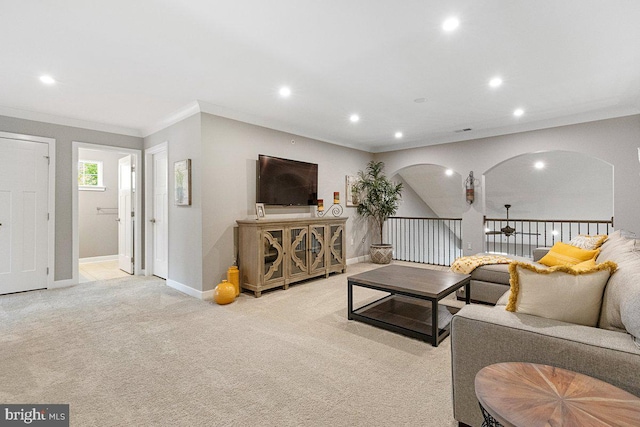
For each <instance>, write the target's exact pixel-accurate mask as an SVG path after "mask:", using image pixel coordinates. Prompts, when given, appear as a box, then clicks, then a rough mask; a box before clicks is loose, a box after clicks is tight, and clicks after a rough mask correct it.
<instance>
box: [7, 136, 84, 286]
mask: <svg viewBox="0 0 640 427" xmlns="http://www.w3.org/2000/svg"><path fill="white" fill-rule="evenodd" d="M0 138H7V139H19V140H21V141H30V142H41V143H44V144H48V145H49V189H48V190H49V194H48V211H49V221H48V225H47V228H48V229H47V241H48V242H47V243H48V244H47V248H48V249H47V253H48V258H47V261H48V262H47V263H48V265H49V274H48V275H47V288H52V287H53V282H54V278H55V275H56V250H55V247H56V245H55V238H56V140H55V139H54V138H45V137H42V136H32V135H23V134H20V133H9V132H0ZM76 181H77V179H76Z"/></svg>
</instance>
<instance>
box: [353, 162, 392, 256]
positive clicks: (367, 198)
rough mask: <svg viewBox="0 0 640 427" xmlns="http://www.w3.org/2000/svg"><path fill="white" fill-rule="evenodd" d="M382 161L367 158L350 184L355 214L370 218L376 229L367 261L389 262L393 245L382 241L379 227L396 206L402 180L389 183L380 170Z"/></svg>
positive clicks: (380, 227)
mask: <svg viewBox="0 0 640 427" xmlns="http://www.w3.org/2000/svg"><path fill="white" fill-rule="evenodd" d="M383 169H384V163H383V162H376V161H375V160H371V161H370V162H369V163H368V164H367V168H366V170H364V171H359V172H358V182H357V183H356V184H355V185H354V189H355V193H356V194H357V195H358V200H359V202H360V204H359V205H358V210H357V212H358V215H360V216H362V217H364V218H368V219H371V220H373V221H374V222H375V224H376V231H379V232H380V244H373V243H372V244H371V246H370V249H369V252H370V254H371V261H373V262H375V263H377V264H389V262H391V258H392V255H393V246H391V245H390V244H384V243H383V241H382V237H383V236H382V227H383V226H384V222H385V221H386V220H387V218H389V217H390V216H393V215H394V214H395V213H396V212H397V210H398V202H399V201H400V198H401V197H402V183H398V184H396V183H393V182H391V180H389V178H387V176H386V175H385V174H384V172H383Z"/></svg>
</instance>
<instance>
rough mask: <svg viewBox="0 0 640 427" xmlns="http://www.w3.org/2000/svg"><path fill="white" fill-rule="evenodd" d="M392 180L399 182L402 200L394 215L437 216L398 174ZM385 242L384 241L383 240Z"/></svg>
mask: <svg viewBox="0 0 640 427" xmlns="http://www.w3.org/2000/svg"><path fill="white" fill-rule="evenodd" d="M393 181H394V182H401V183H402V185H403V189H402V200H400V203H399V204H398V212H396V215H395V216H406V217H425V218H437V217H438V215H437V214H436V213H435V212H434V211H433V210H432V209H431V208H430V207H429V205H427V204H426V203H425V201H424V200H423V199H422V198H421V197H420V196H419V195H418V193H416V191H415V190H414V189H413V187H411V185H409V184H408V183H407V181H405V180H404V179H403V178H402V177H401V176H400V175H399V174H398V175H396V176H394V177H393ZM385 243H386V242H385Z"/></svg>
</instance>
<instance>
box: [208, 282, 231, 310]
mask: <svg viewBox="0 0 640 427" xmlns="http://www.w3.org/2000/svg"><path fill="white" fill-rule="evenodd" d="M235 299H236V288H235V287H234V286H233V285H232V284H231V283H229V282H227V281H226V280H223V281H222V282H220V283H218V286H216V288H215V290H214V292H213V300H214V301H215V302H216V304H220V305H225V304H231V303H232V302H233V301H234V300H235Z"/></svg>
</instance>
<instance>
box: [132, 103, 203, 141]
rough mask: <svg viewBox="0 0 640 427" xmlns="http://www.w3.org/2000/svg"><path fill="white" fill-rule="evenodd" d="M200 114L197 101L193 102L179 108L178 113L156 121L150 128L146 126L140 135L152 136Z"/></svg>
mask: <svg viewBox="0 0 640 427" xmlns="http://www.w3.org/2000/svg"><path fill="white" fill-rule="evenodd" d="M199 112H200V105H199V104H198V101H193V102H190V103H188V104H187V105H185V106H184V107H182V108H180V109H179V110H178V111H175V112H174V113H172V114H170V115H169V116H168V117H165V118H164V119H162V120H159V121H157V122H156V123H155V124H153V125H151V126H147V127H145V128H143V129H142V135H143V136H144V137H145V138H146V137H147V136H149V135H152V134H154V133H156V132H158V131H160V130H162V129H165V128H168V127H169V126H171V125H174V124H176V123H178V122H181V121H182V120H184V119H186V118H187V117H191V116H193V115H194V114H198V113H199Z"/></svg>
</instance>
